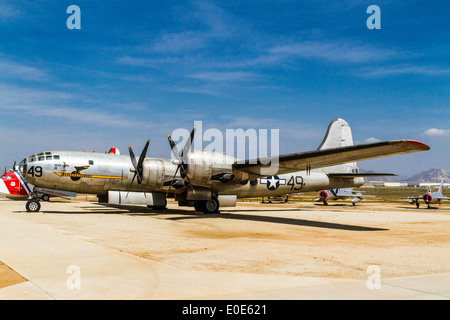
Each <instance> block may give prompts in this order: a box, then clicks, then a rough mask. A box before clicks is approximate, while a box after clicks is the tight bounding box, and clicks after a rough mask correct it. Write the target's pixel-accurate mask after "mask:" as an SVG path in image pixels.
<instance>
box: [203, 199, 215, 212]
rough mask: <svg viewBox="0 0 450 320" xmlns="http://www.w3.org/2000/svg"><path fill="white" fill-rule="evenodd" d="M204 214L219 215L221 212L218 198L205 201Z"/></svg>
mask: <svg viewBox="0 0 450 320" xmlns="http://www.w3.org/2000/svg"><path fill="white" fill-rule="evenodd" d="M203 212H204V213H206V214H211V213H218V212H219V200H217V198H216V197H212V198H211V199H209V200H207V201H205V203H204V207H203Z"/></svg>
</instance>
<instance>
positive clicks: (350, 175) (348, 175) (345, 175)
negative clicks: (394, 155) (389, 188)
mask: <svg viewBox="0 0 450 320" xmlns="http://www.w3.org/2000/svg"><path fill="white" fill-rule="evenodd" d="M327 175H328V176H329V177H334V178H342V179H345V178H358V177H392V176H397V175H396V174H395V173H327Z"/></svg>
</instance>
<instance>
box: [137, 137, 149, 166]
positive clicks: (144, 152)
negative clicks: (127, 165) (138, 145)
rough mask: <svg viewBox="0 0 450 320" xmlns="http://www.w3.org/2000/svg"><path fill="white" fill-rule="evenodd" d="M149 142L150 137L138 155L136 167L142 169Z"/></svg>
mask: <svg viewBox="0 0 450 320" xmlns="http://www.w3.org/2000/svg"><path fill="white" fill-rule="evenodd" d="M149 144H150V139H148V140H147V143H146V144H145V147H144V149H143V150H142V152H141V156H140V157H139V162H138V164H137V167H138V168H139V169H141V170H142V164H143V163H144V159H145V156H146V155H147V149H148V145H149Z"/></svg>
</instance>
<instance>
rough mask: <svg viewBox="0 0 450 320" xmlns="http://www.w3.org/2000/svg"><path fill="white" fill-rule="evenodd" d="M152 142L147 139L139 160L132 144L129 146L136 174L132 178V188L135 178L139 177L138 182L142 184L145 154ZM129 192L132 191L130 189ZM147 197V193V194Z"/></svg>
mask: <svg viewBox="0 0 450 320" xmlns="http://www.w3.org/2000/svg"><path fill="white" fill-rule="evenodd" d="M149 144H150V139H148V140H147V143H146V144H145V147H144V149H142V152H141V156H140V157H139V160H138V161H137V162H136V157H135V155H134V152H133V149H132V148H131V146H128V151H129V153H130V158H131V163H132V164H133V168H134V175H133V179H132V180H131V184H130V189H131V186H132V185H133V182H134V179H136V178H137V183H138V184H139V185H140V184H141V183H142V178H143V167H142V165H143V163H144V159H145V156H146V154H147V150H148V145H149ZM142 191H143V192H144V195H145V191H144V190H142ZM128 193H130V190H128ZM128 193H127V197H128ZM145 197H147V195H145Z"/></svg>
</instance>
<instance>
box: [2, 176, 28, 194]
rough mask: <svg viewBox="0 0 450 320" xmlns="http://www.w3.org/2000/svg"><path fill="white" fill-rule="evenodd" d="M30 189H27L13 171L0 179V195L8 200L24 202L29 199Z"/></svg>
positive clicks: (24, 183)
mask: <svg viewBox="0 0 450 320" xmlns="http://www.w3.org/2000/svg"><path fill="white" fill-rule="evenodd" d="M29 192H31V189H27V187H26V182H25V181H23V182H22V179H21V177H20V174H19V173H18V172H15V171H10V172H6V170H5V173H4V174H3V175H2V177H1V179H0V194H1V195H2V196H4V197H6V198H9V199H14V200H16V199H22V200H25V199H27V198H28V197H29V195H30V193H29Z"/></svg>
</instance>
